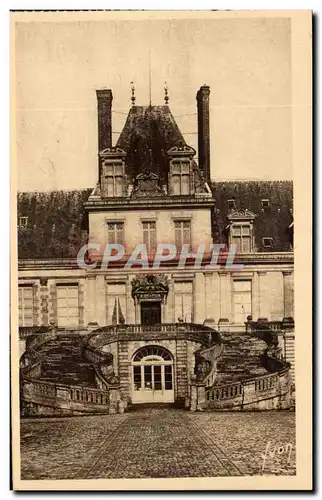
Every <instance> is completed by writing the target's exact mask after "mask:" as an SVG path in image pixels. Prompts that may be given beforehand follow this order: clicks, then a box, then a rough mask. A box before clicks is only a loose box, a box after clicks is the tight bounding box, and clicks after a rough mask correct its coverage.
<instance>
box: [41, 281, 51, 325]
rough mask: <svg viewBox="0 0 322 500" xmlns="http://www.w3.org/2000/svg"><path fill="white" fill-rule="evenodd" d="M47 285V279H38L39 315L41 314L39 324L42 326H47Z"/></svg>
mask: <svg viewBox="0 0 322 500" xmlns="http://www.w3.org/2000/svg"><path fill="white" fill-rule="evenodd" d="M47 284H48V280H47V278H40V313H41V324H42V325H44V326H47V325H48V324H49V311H48V287H47Z"/></svg>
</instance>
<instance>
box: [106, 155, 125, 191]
mask: <svg viewBox="0 0 322 500" xmlns="http://www.w3.org/2000/svg"><path fill="white" fill-rule="evenodd" d="M104 170H105V175H104V179H105V192H106V194H107V196H108V197H111V198H115V197H119V196H123V165H122V164H121V163H109V164H106V165H105V169H104Z"/></svg>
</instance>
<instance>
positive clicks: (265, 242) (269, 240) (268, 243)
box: [262, 237, 273, 248]
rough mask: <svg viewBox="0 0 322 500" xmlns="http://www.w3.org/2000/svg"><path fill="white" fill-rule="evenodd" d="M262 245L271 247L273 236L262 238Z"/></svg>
mask: <svg viewBox="0 0 322 500" xmlns="http://www.w3.org/2000/svg"><path fill="white" fill-rule="evenodd" d="M262 241H263V246H264V248H272V247H273V238H268V237H266V238H263V239H262Z"/></svg>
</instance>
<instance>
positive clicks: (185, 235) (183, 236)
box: [174, 220, 191, 248]
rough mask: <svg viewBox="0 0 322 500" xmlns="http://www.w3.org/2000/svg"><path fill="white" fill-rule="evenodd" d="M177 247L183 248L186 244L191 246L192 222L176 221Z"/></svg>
mask: <svg viewBox="0 0 322 500" xmlns="http://www.w3.org/2000/svg"><path fill="white" fill-rule="evenodd" d="M174 233H175V235H174V236H175V245H176V247H177V248H181V247H182V245H184V244H188V245H190V244H191V223H190V221H184V220H176V221H175V222H174Z"/></svg>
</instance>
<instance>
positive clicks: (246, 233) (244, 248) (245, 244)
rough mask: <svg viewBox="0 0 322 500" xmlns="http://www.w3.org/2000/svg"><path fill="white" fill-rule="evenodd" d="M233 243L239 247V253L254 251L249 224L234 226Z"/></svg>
mask: <svg viewBox="0 0 322 500" xmlns="http://www.w3.org/2000/svg"><path fill="white" fill-rule="evenodd" d="M231 242H232V244H233V245H236V246H237V253H249V252H251V251H252V245H251V231H250V225H249V224H243V225H233V227H232V238H231Z"/></svg>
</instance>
